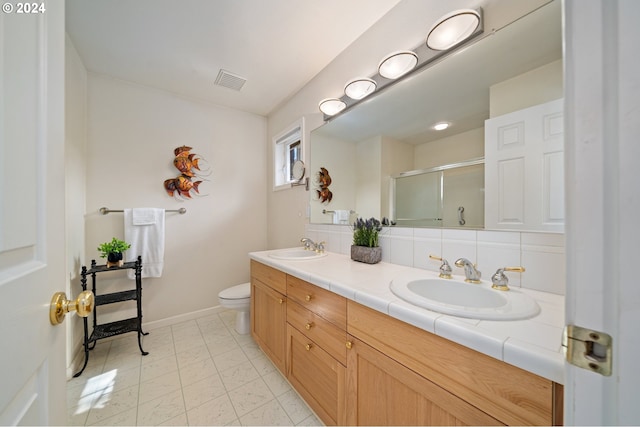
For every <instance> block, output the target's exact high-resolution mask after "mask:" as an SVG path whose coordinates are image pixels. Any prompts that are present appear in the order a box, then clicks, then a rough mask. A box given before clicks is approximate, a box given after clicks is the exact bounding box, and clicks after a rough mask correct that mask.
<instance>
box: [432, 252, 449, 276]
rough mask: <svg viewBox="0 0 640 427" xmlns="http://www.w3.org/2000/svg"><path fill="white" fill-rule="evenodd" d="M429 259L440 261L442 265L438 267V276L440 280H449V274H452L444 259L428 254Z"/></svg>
mask: <svg viewBox="0 0 640 427" xmlns="http://www.w3.org/2000/svg"><path fill="white" fill-rule="evenodd" d="M429 258H431V259H435V260H437V261H442V264H441V265H440V275H439V277H440V278H442V279H451V273H453V271H452V270H451V266H450V265H449V263H448V262H447V260H446V259H444V258H442V257H439V256H435V255H432V254H429Z"/></svg>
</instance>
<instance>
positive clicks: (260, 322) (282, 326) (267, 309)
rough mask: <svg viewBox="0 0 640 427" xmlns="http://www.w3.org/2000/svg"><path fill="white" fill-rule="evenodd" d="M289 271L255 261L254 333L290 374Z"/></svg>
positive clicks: (277, 364) (252, 318) (283, 369)
mask: <svg viewBox="0 0 640 427" xmlns="http://www.w3.org/2000/svg"><path fill="white" fill-rule="evenodd" d="M285 293H286V274H285V273H283V272H282V271H279V270H276V269H274V268H271V267H268V266H266V265H264V264H260V263H258V262H256V261H253V260H252V261H251V336H252V337H253V339H254V340H256V342H257V343H258V345H259V346H260V347H261V348H262V350H263V351H264V352H265V353H266V354H267V356H269V358H270V359H271V361H272V362H273V363H274V364H275V365H276V366H277V367H278V369H280V371H281V372H282V373H286V343H287V324H286V318H287V317H286V316H287V297H286V296H285V295H284V294H285Z"/></svg>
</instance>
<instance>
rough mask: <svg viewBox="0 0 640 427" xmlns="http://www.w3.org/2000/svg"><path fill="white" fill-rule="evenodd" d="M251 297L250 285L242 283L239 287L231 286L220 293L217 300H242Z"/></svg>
mask: <svg viewBox="0 0 640 427" xmlns="http://www.w3.org/2000/svg"><path fill="white" fill-rule="evenodd" d="M250 296H251V284H250V283H243V284H241V285H236V286H232V287H230V288H227V289H225V290H223V291H222V292H220V293H219V294H218V297H219V298H223V299H243V298H249V297H250Z"/></svg>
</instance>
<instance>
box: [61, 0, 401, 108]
mask: <svg viewBox="0 0 640 427" xmlns="http://www.w3.org/2000/svg"><path fill="white" fill-rule="evenodd" d="M399 1H400V0H322V1H318V0H67V2H66V28H67V33H68V34H69V36H70V38H71V40H72V41H73V44H74V45H75V47H76V49H77V50H78V53H79V54H80V57H81V58H82V61H83V62H84V65H85V67H86V68H87V70H89V71H91V72H94V73H100V74H106V75H109V76H113V77H116V78H119V79H123V80H127V81H131V82H135V83H140V84H143V85H146V86H151V87H155V88H161V89H165V90H168V91H171V92H174V93H176V94H180V95H183V96H187V97H191V98H195V99H200V100H205V101H209V102H212V103H215V104H218V105H224V106H227V107H231V108H235V109H239V110H242V111H247V112H251V113H255V114H260V115H265V116H266V115H268V114H269V113H270V112H271V111H272V110H273V109H274V108H276V107H277V106H278V105H280V104H281V103H282V102H284V101H285V100H287V99H288V98H289V97H291V96H292V95H294V94H295V93H296V92H297V91H298V90H300V89H301V88H302V87H303V86H304V85H305V84H306V83H307V82H308V81H309V80H310V79H311V78H313V77H314V76H315V75H316V74H317V73H318V72H319V71H320V70H322V69H323V68H324V67H325V66H326V65H327V64H329V63H330V62H331V61H332V60H333V59H334V58H335V57H336V56H337V55H338V54H339V53H340V52H341V51H343V50H344V49H345V48H346V47H347V46H349V44H351V43H352V42H353V41H354V40H356V39H357V38H358V37H359V36H360V35H361V34H362V33H363V32H364V31H366V30H367V29H368V28H369V27H370V26H371V25H372V24H373V23H375V22H376V21H377V20H378V19H379V18H380V17H382V16H383V15H384V14H385V13H386V12H387V11H389V10H390V9H391V8H393V7H394V6H395V5H396V4H397V3H398V2H399ZM221 68H222V69H225V70H227V71H229V72H231V73H233V74H236V75H239V76H241V77H243V78H245V79H246V80H247V82H246V83H245V85H244V87H243V88H242V90H241V91H239V92H238V91H235V90H232V89H228V88H225V87H220V86H215V85H214V81H215V79H216V77H217V75H218V72H219V71H220V69H221Z"/></svg>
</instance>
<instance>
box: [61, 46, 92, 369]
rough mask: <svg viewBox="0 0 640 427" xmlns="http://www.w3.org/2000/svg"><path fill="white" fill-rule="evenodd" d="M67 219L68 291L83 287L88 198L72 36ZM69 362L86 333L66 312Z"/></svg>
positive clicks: (82, 94)
mask: <svg viewBox="0 0 640 427" xmlns="http://www.w3.org/2000/svg"><path fill="white" fill-rule="evenodd" d="M65 42H66V43H65V193H66V195H67V196H66V198H65V222H66V259H67V277H68V278H69V284H68V286H67V289H66V290H65V292H66V293H67V296H69V297H75V296H76V295H78V293H79V292H80V291H81V289H82V288H81V286H80V267H81V266H82V265H83V264H84V263H85V248H84V225H83V223H84V214H85V202H86V192H87V187H86V172H87V168H86V164H87V161H86V155H87V153H86V151H87V147H86V146H87V70H86V69H85V67H84V65H83V64H82V60H81V59H80V56H79V55H78V52H77V51H76V49H75V47H74V46H73V43H72V42H71V39H69V37H68V36H67V37H66V40H65ZM65 325H66V326H65V327H66V328H67V366H70V365H71V359H72V357H73V354H74V352H75V350H76V349H77V348H78V347H79V346H80V343H81V341H82V336H83V326H82V319H80V318H79V317H78V316H67V321H66V322H65Z"/></svg>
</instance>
